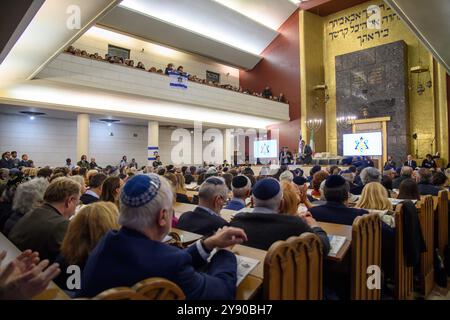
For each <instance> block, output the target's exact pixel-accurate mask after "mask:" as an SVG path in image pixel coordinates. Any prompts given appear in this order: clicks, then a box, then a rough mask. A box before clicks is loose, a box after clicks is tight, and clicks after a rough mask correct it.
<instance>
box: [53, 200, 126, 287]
mask: <svg viewBox="0 0 450 320" xmlns="http://www.w3.org/2000/svg"><path fill="white" fill-rule="evenodd" d="M118 219H119V211H118V208H117V206H116V205H115V204H114V203H111V202H103V201H99V202H96V203H92V204H90V205H87V206H84V207H83V208H82V209H81V210H80V212H78V213H77V214H76V216H75V217H74V218H73V219H72V220H71V221H70V224H69V227H68V229H67V232H66V235H65V236H64V239H63V241H62V244H61V252H60V254H59V256H58V257H57V258H56V262H57V263H58V264H59V265H60V268H61V270H62V271H63V272H62V273H61V274H60V275H59V276H58V278H56V279H55V283H56V284H57V285H58V286H59V287H60V288H61V289H63V290H68V291H74V292H75V291H76V290H74V289H73V288H67V278H68V277H69V276H70V273H67V272H66V270H67V268H68V267H69V266H70V265H76V266H78V267H79V268H80V271H81V273H82V272H83V269H84V266H85V264H86V261H87V259H88V257H89V254H90V253H91V251H92V250H93V249H94V248H95V246H96V245H97V243H98V242H99V241H100V239H101V238H102V237H103V236H104V235H105V234H106V233H107V232H108V231H110V230H118V229H119V223H118Z"/></svg>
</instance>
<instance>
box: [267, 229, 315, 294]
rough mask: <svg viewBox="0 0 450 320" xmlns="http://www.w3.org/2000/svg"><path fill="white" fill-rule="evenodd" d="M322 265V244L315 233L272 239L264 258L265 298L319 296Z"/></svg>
mask: <svg viewBox="0 0 450 320" xmlns="http://www.w3.org/2000/svg"><path fill="white" fill-rule="evenodd" d="M322 266H323V251H322V243H321V242H320V239H319V237H317V236H316V235H315V234H312V233H304V234H302V235H300V236H299V237H291V238H289V239H288V240H286V241H277V242H275V243H274V244H272V246H271V247H270V248H269V250H268V252H267V255H266V258H265V260H264V284H263V288H264V289H263V290H264V298H265V299H267V300H320V299H322V277H323V270H322Z"/></svg>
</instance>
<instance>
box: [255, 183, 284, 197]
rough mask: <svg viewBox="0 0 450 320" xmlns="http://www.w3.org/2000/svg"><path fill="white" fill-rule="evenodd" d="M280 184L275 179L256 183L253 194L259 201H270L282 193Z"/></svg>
mask: <svg viewBox="0 0 450 320" xmlns="http://www.w3.org/2000/svg"><path fill="white" fill-rule="evenodd" d="M280 189H281V188H280V183H279V182H278V180H276V179H274V178H265V179H262V180H259V181H258V182H256V184H255V186H254V187H253V190H252V194H253V196H254V197H255V198H257V199H259V200H269V199H272V198H273V197H275V196H276V195H277V194H278V193H279V192H280Z"/></svg>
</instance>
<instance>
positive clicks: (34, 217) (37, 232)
mask: <svg viewBox="0 0 450 320" xmlns="http://www.w3.org/2000/svg"><path fill="white" fill-rule="evenodd" d="M79 200H80V185H79V184H78V183H77V182H75V181H73V180H71V179H69V178H59V179H57V180H55V181H53V182H52V183H51V184H50V185H49V186H48V188H47V189H46V191H45V194H44V202H45V203H44V205H42V206H41V207H38V208H37V209H35V210H34V211H32V212H30V213H28V214H26V215H25V216H24V217H23V218H22V219H20V220H19V221H18V222H17V223H16V225H15V226H14V227H13V228H12V229H11V231H10V233H9V239H10V240H11V241H12V242H13V243H14V244H15V245H16V246H17V247H18V248H19V249H20V250H22V251H23V250H27V249H31V250H33V251H37V252H39V257H40V258H41V259H49V260H50V262H53V261H54V260H55V259H56V257H57V256H58V254H59V250H60V246H61V243H62V241H63V239H64V236H65V234H66V231H67V227H68V226H69V218H70V217H71V216H72V215H73V214H74V213H75V208H76V207H77V205H78V204H79Z"/></svg>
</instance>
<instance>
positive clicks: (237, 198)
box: [225, 175, 252, 211]
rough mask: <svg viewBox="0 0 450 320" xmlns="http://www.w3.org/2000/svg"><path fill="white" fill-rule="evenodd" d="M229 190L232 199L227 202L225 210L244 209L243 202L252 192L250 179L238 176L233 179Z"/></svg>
mask: <svg viewBox="0 0 450 320" xmlns="http://www.w3.org/2000/svg"><path fill="white" fill-rule="evenodd" d="M230 176H231V175H230ZM231 188H232V191H233V198H231V200H230V201H229V202H228V204H227V205H226V207H225V209H229V210H236V211H238V210H241V209H243V208H245V200H246V199H247V198H248V197H249V196H250V193H251V191H252V183H251V181H250V179H249V178H248V177H247V176H245V175H238V176H236V177H234V178H233V180H232V183H231Z"/></svg>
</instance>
